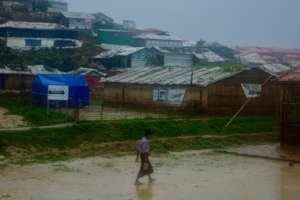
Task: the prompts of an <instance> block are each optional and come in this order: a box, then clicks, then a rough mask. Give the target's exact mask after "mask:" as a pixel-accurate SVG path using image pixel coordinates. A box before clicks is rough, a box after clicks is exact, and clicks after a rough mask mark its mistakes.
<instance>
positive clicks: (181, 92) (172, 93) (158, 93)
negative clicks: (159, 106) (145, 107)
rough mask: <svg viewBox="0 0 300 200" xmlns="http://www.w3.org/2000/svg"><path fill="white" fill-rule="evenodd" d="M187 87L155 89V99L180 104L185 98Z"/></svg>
mask: <svg viewBox="0 0 300 200" xmlns="http://www.w3.org/2000/svg"><path fill="white" fill-rule="evenodd" d="M184 96H185V89H165V88H164V89H161V88H158V89H154V90H153V101H157V102H163V103H166V104H170V105H177V106H180V105H181V104H182V102H183V100H184Z"/></svg>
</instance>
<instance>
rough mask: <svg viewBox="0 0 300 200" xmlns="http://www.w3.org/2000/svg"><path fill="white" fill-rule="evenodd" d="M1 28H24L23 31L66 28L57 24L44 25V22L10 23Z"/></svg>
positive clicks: (2, 25)
mask: <svg viewBox="0 0 300 200" xmlns="http://www.w3.org/2000/svg"><path fill="white" fill-rule="evenodd" d="M0 28H22V29H44V30H49V29H51V30H52V29H63V28H66V27H64V26H62V25H60V24H55V23H42V22H22V21H9V22H7V23H5V24H1V25H0Z"/></svg>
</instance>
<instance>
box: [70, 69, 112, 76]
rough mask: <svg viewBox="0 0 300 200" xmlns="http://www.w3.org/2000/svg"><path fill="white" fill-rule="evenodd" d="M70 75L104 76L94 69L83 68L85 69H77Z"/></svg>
mask: <svg viewBox="0 0 300 200" xmlns="http://www.w3.org/2000/svg"><path fill="white" fill-rule="evenodd" d="M70 73H71V74H80V75H88V74H90V73H96V74H99V75H101V76H104V77H105V76H106V74H105V73H103V72H101V71H99V70H97V69H95V68H85V67H80V68H79V69H77V70H75V71H72V72H70Z"/></svg>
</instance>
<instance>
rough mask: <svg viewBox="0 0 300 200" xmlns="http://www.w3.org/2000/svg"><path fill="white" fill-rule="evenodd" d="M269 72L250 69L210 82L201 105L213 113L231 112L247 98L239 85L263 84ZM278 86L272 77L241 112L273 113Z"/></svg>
mask: <svg viewBox="0 0 300 200" xmlns="http://www.w3.org/2000/svg"><path fill="white" fill-rule="evenodd" d="M270 78H271V77H270V74H267V73H265V72H262V71H260V70H256V69H252V70H248V71H245V72H242V73H240V74H238V75H236V76H233V77H231V78H228V79H225V80H223V81H220V82H218V83H215V84H212V85H210V86H208V87H207V88H206V89H205V92H204V93H206V95H207V97H206V101H204V100H203V102H202V103H203V107H204V108H205V110H206V111H207V112H209V113H213V114H233V113H235V112H237V111H238V110H239V108H240V107H241V106H242V105H243V104H244V103H245V102H246V100H247V98H246V96H245V94H244V92H243V89H242V87H241V84H242V83H256V84H263V83H265V82H266V81H267V80H268V79H270ZM279 95H280V94H279V88H278V86H277V84H275V83H274V81H273V79H271V80H269V81H268V82H267V84H266V85H265V86H264V87H263V90H262V94H261V96H260V97H258V98H254V99H252V100H251V101H250V102H249V104H247V106H246V108H245V110H244V111H243V112H242V113H247V114H273V113H276V112H277V111H278V108H279V99H280V98H279Z"/></svg>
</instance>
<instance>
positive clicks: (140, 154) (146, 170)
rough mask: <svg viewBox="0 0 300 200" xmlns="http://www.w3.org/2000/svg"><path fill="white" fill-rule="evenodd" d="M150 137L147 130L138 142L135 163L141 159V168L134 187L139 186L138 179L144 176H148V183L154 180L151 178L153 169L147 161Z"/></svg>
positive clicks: (149, 152) (149, 132)
mask: <svg viewBox="0 0 300 200" xmlns="http://www.w3.org/2000/svg"><path fill="white" fill-rule="evenodd" d="M150 135H151V131H150V130H149V129H147V130H145V134H144V137H143V138H142V139H141V140H140V141H139V142H138V146H137V155H136V161H137V162H138V160H139V158H141V167H140V171H139V173H138V175H137V177H136V180H135V185H140V184H141V182H140V181H139V179H140V178H142V177H144V176H148V178H149V182H153V180H154V179H152V177H151V174H152V173H153V167H152V165H151V162H150V160H149V156H150V154H151V151H150V144H149V138H150Z"/></svg>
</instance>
